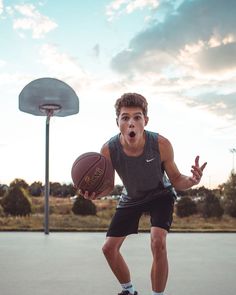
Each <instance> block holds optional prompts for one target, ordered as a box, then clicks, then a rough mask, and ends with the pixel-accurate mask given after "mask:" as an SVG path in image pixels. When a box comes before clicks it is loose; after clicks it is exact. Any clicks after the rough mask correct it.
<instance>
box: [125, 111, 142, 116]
mask: <svg viewBox="0 0 236 295" xmlns="http://www.w3.org/2000/svg"><path fill="white" fill-rule="evenodd" d="M137 115H142V112H137V113H134V114H133V115H131V114H129V113H122V114H121V116H137Z"/></svg>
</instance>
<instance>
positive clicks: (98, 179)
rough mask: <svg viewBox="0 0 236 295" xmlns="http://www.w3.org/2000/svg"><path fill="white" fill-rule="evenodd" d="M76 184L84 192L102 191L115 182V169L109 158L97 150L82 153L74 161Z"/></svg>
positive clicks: (74, 179)
mask: <svg viewBox="0 0 236 295" xmlns="http://www.w3.org/2000/svg"><path fill="white" fill-rule="evenodd" d="M71 177H72V180H73V183H74V186H75V187H76V188H77V189H80V190H82V191H83V192H85V191H88V192H89V193H93V192H95V193H96V194H99V193H101V192H102V191H104V190H106V189H107V188H108V187H110V186H113V184H114V170H113V167H112V165H111V163H110V161H109V160H107V158H105V157H104V156H103V155H102V154H99V153H96V152H88V153H85V154H82V155H80V156H79V157H78V158H77V159H76V160H75V161H74V163H73V165H72V169H71Z"/></svg>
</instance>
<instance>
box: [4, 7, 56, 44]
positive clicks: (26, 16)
mask: <svg viewBox="0 0 236 295" xmlns="http://www.w3.org/2000/svg"><path fill="white" fill-rule="evenodd" d="M7 12H8V14H11V15H13V28H14V29H15V30H16V31H17V32H18V33H19V35H20V36H21V37H24V34H22V32H24V31H27V30H28V31H31V32H32V38H34V39H39V38H43V37H44V36H45V34H47V33H49V32H50V31H52V30H54V29H55V28H56V27H57V24H56V23H55V22H54V21H53V20H51V19H50V18H49V17H47V16H45V15H42V14H41V13H40V12H39V11H37V10H36V8H35V6H34V5H33V4H22V5H15V6H12V7H8V9H7Z"/></svg>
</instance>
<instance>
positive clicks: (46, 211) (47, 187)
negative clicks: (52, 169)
mask: <svg viewBox="0 0 236 295" xmlns="http://www.w3.org/2000/svg"><path fill="white" fill-rule="evenodd" d="M49 123H50V114H48V115H47V119H46V153H45V154H46V157H45V205H44V233H45V234H46V235H48V234H49V192H50V185H49Z"/></svg>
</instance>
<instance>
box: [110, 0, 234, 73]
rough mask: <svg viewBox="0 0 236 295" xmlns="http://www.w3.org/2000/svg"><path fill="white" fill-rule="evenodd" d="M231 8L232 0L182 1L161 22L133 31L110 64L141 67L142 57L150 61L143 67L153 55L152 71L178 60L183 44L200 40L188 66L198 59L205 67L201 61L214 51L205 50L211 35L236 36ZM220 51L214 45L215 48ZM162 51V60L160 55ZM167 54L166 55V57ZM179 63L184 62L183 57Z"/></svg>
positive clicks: (121, 68)
mask: <svg viewBox="0 0 236 295" xmlns="http://www.w3.org/2000/svg"><path fill="white" fill-rule="evenodd" d="M232 11H236V2H235V1H233V0H229V1H227V5H226V4H225V3H224V2H222V1H221V0H208V1H206V0H199V1H186V2H184V3H183V4H182V5H181V6H179V7H178V9H177V11H175V13H172V14H171V15H169V16H168V18H166V19H165V21H164V22H163V23H160V22H158V23H156V24H153V25H152V26H150V27H149V28H148V29H146V30H145V31H143V32H140V33H139V34H138V35H136V36H135V37H134V38H133V39H132V40H131V41H130V44H129V47H128V48H127V49H125V50H123V51H121V52H119V53H118V54H117V55H116V56H115V57H114V58H113V59H112V62H111V65H112V68H113V69H114V70H116V71H118V72H121V73H122V72H127V71H128V72H132V71H133V70H134V71H138V70H140V71H143V66H142V65H143V61H145V60H146V59H147V60H148V61H150V62H148V63H147V67H146V68H147V69H148V67H149V65H152V63H151V59H154V60H155V61H156V63H155V65H156V71H157V70H158V71H161V70H163V68H165V67H166V66H167V67H168V66H169V62H170V61H171V62H172V60H173V59H175V60H176V64H178V63H179V62H180V61H179V60H178V58H179V55H180V53H181V50H182V51H183V50H185V49H186V46H196V45H197V44H199V43H200V42H201V43H202V47H201V48H200V49H201V50H202V51H201V54H200V52H198V54H199V55H198V56H196V61H194V64H192V66H195V65H196V63H197V62H198V63H200V67H199V68H200V69H201V68H202V69H205V64H204V63H206V60H207V57H208V56H209V52H210V51H212V52H214V53H216V51H217V50H216V49H215V50H213V49H212V50H209V47H210V46H212V45H211V44H210V42H212V40H213V38H214V37H215V36H217V38H218V39H221V40H224V39H225V38H226V37H227V36H229V35H231V36H232V38H233V39H234V38H235V37H236V33H235V26H236V18H235V15H234V13H233V12H232ZM219 46H220V47H221V46H222V47H224V48H223V49H222V51H225V50H226V47H227V46H225V45H221V44H220V45H219ZM229 47H230V46H228V50H230V49H229ZM220 51H221V49H219V48H218V52H220ZM190 53H191V52H190ZM163 55H165V61H164V62H163V60H162V58H160V57H161V56H163ZM167 56H168V57H169V58H166V57H167ZM158 60H159V62H157V61H158ZM181 63H182V64H184V60H182V61H181ZM184 65H185V64H184ZM185 66H189V64H186V65H185ZM206 68H207V65H206ZM218 69H221V68H218Z"/></svg>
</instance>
